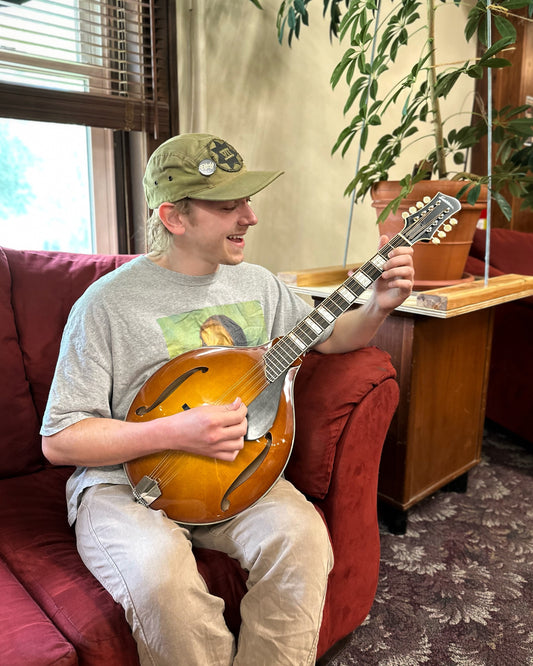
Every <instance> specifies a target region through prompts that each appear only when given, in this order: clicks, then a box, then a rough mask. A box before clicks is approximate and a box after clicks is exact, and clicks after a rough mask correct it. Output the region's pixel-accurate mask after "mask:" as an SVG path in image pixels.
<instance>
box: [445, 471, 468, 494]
mask: <svg viewBox="0 0 533 666" xmlns="http://www.w3.org/2000/svg"><path fill="white" fill-rule="evenodd" d="M467 489H468V472H465V473H464V474H461V476H458V477H457V478H456V479H454V480H453V481H450V483H447V484H446V485H445V486H443V487H442V490H443V491H444V492H445V493H466V491H467Z"/></svg>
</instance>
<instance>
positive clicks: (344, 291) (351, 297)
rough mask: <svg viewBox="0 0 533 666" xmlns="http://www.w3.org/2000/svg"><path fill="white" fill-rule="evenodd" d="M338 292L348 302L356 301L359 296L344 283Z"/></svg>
mask: <svg viewBox="0 0 533 666" xmlns="http://www.w3.org/2000/svg"><path fill="white" fill-rule="evenodd" d="M338 293H339V294H340V295H341V296H342V297H343V298H344V300H345V301H346V302H347V303H348V304H351V303H353V302H354V301H355V299H356V298H357V296H356V294H354V293H353V292H352V291H350V290H349V289H348V287H346V286H344V285H342V287H340V288H339V291H338Z"/></svg>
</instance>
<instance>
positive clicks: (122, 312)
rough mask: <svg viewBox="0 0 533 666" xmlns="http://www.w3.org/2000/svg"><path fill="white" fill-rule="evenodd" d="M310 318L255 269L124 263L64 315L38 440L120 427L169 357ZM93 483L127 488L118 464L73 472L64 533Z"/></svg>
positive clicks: (269, 333)
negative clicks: (197, 271)
mask: <svg viewBox="0 0 533 666" xmlns="http://www.w3.org/2000/svg"><path fill="white" fill-rule="evenodd" d="M309 311H310V307H309V305H308V304H306V303H305V302H304V301H303V300H301V299H300V298H299V297H297V296H295V295H294V294H292V292H290V290H289V289H287V287H286V286H285V285H284V284H283V283H282V282H280V281H279V280H278V279H277V278H276V277H275V276H274V275H272V273H270V272H269V271H268V270H266V269H264V268H262V267H260V266H256V265H253V264H248V263H241V264H239V265H237V266H220V267H219V269H218V270H217V271H216V273H214V274H212V275H206V276H200V277H195V276H194V277H193V276H188V275H183V274H180V273H176V272H174V271H170V270H167V269H165V268H162V267H160V266H158V265H157V264H155V263H154V262H152V261H151V260H150V259H148V258H147V257H145V256H142V257H138V258H136V259H133V260H132V261H130V262H129V263H126V264H124V265H123V266H121V267H120V268H118V269H116V270H115V271H113V272H111V273H109V274H108V275H105V276H104V277H102V278H100V279H99V280H97V281H96V282H95V283H93V284H92V285H91V286H90V287H89V288H88V289H87V291H86V292H85V294H84V295H83V296H82V297H81V298H80V299H79V300H78V301H77V302H76V303H75V305H74V307H73V308H72V312H71V313H70V316H69V319H68V321H67V324H66V327H65V331H64V334H63V339H62V342H61V349H60V353H59V358H58V362H57V367H56V372H55V375H54V379H53V382H52V386H51V390H50V397H49V399H48V404H47V407H46V411H45V414H44V418H43V425H42V428H41V434H42V435H46V436H49V435H53V434H55V433H56V432H59V431H61V430H63V429H64V428H67V427H68V426H70V425H72V424H74V423H77V422H78V421H81V420H83V419H86V418H91V417H100V418H115V419H120V420H123V419H125V418H126V415H127V413H128V410H129V407H130V405H131V403H132V402H133V399H134V398H135V396H136V394H137V393H138V391H139V389H140V388H141V386H142V385H143V384H144V383H145V381H146V380H147V379H148V378H149V377H150V376H151V375H152V374H153V373H154V372H155V371H156V370H157V369H158V368H159V367H161V366H162V365H163V364H164V363H166V362H168V361H169V360H170V359H171V358H174V357H175V356H177V355H178V354H182V353H184V352H186V351H189V350H191V349H197V348H199V347H202V346H211V345H238V346H255V345H260V344H264V343H265V342H268V341H269V340H271V339H272V338H275V337H277V336H279V335H284V334H285V333H287V332H288V331H290V330H291V329H292V328H293V327H294V326H295V325H296V324H297V323H298V322H299V321H301V320H302V319H303V318H304V317H305V316H306V315H307V314H308V312H309ZM328 333H329V331H328ZM323 337H325V336H323ZM322 339H323V338H322ZM98 483H128V479H127V477H126V474H125V472H124V470H123V467H122V465H113V466H108V467H92V468H86V467H78V468H77V469H76V471H75V472H74V474H73V475H72V476H71V478H70V479H69V481H68V483H67V501H68V518H69V522H70V524H73V523H74V521H75V519H76V512H77V505H78V498H79V495H80V493H81V492H82V491H83V489H84V488H87V487H89V486H91V485H95V484H98Z"/></svg>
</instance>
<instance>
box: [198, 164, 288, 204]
mask: <svg viewBox="0 0 533 666" xmlns="http://www.w3.org/2000/svg"><path fill="white" fill-rule="evenodd" d="M283 173H284V172H283V171H245V172H244V173H239V174H237V175H236V176H235V177H234V178H232V179H231V180H230V181H226V182H225V183H223V184H220V185H216V186H215V187H210V188H206V189H204V190H200V191H199V192H194V194H193V193H191V195H190V198H191V199H201V200H202V201H230V200H232V199H244V198H246V197H251V196H252V195H254V194H257V192H260V191H261V190H263V189H264V188H265V187H267V185H270V183H272V182H273V181H274V180H276V178H279V176H281V175H282V174H283Z"/></svg>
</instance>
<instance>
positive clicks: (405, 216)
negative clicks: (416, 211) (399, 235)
mask: <svg viewBox="0 0 533 666" xmlns="http://www.w3.org/2000/svg"><path fill="white" fill-rule="evenodd" d="M402 217H403V219H404V220H406V219H407V218H408V217H409V213H408V212H407V211H406V210H404V212H403V213H402Z"/></svg>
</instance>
